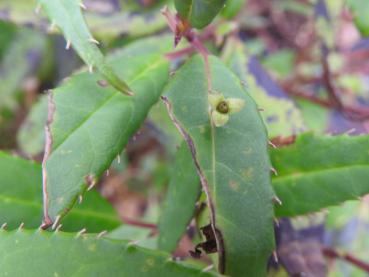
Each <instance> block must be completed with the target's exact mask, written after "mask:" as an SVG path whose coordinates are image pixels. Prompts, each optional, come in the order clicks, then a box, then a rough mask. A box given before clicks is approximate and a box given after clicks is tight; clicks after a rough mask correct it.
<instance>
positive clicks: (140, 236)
mask: <svg viewBox="0 0 369 277" xmlns="http://www.w3.org/2000/svg"><path fill="white" fill-rule="evenodd" d="M152 231H153V230H151V229H149V228H141V227H137V226H133V225H121V226H120V227H118V228H117V229H114V230H113V231H111V232H110V233H108V234H107V235H106V236H107V237H109V238H111V239H117V240H128V241H131V242H134V243H135V244H136V245H138V246H142V247H146V248H150V249H157V244H158V243H157V238H158V237H157V236H152Z"/></svg>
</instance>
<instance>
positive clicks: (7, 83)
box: [0, 28, 46, 121]
mask: <svg viewBox="0 0 369 277" xmlns="http://www.w3.org/2000/svg"><path fill="white" fill-rule="evenodd" d="M8 44H9V45H8V47H7V48H6V50H5V52H4V57H3V59H2V61H1V64H0V72H1V74H0V83H1V87H0V98H1V101H0V115H1V111H2V110H3V109H7V110H11V111H14V110H15V109H16V108H17V107H18V104H19V103H18V100H17V92H18V91H19V89H20V87H21V84H22V81H24V79H25V77H28V76H29V75H32V76H35V75H36V74H35V72H37V68H38V65H37V62H36V61H37V57H40V56H41V55H42V54H43V53H44V51H45V48H46V40H45V37H44V36H43V35H42V34H40V33H39V32H37V31H34V30H32V29H28V28H20V29H18V30H17V31H16V32H15V34H14V37H13V40H11V42H8ZM0 121H1V119H0Z"/></svg>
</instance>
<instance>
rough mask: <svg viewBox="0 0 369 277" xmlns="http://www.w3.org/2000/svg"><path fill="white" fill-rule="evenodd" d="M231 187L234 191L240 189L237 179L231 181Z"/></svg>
mask: <svg viewBox="0 0 369 277" xmlns="http://www.w3.org/2000/svg"><path fill="white" fill-rule="evenodd" d="M229 187H230V188H231V189H232V190H234V191H238V190H239V189H240V184H239V183H238V182H236V181H232V180H231V181H229Z"/></svg>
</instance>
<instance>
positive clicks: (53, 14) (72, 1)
mask: <svg viewBox="0 0 369 277" xmlns="http://www.w3.org/2000/svg"><path fill="white" fill-rule="evenodd" d="M39 3H40V5H41V6H42V8H43V9H44V11H45V12H46V13H47V15H48V17H49V18H50V20H51V22H52V24H55V25H56V26H58V27H59V28H60V29H61V30H62V31H63V34H64V36H65V38H66V40H67V48H68V45H69V44H70V43H71V44H72V45H73V47H74V48H75V50H76V51H77V53H78V54H79V56H80V57H81V58H82V59H83V61H84V62H85V63H86V64H87V66H88V67H89V68H90V70H92V69H93V68H94V67H96V68H98V69H99V71H100V72H101V73H102V74H103V75H104V77H105V78H106V79H107V80H108V81H109V83H111V84H112V85H113V86H114V87H115V88H116V89H118V90H120V91H122V92H124V93H125V94H130V93H131V91H130V88H129V87H128V85H127V84H126V83H125V82H124V81H123V80H122V79H121V78H120V77H118V75H117V74H116V73H115V72H114V70H113V68H111V67H110V65H108V64H107V63H106V61H105V59H104V56H103V54H102V53H101V52H100V50H99V48H98V47H97V46H96V44H98V42H97V41H96V40H95V39H94V38H93V36H92V34H91V33H90V31H89V29H88V27H87V25H86V23H85V20H84V18H83V15H82V13H81V6H80V4H81V3H82V2H79V1H76V0H63V1H59V0H58V1H49V0H39ZM82 5H83V4H82Z"/></svg>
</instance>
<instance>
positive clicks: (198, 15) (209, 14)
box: [174, 0, 226, 29]
mask: <svg viewBox="0 0 369 277" xmlns="http://www.w3.org/2000/svg"><path fill="white" fill-rule="evenodd" d="M225 2H226V1H225V0H212V1H209V0H175V1H174V3H175V6H176V9H177V11H178V13H179V14H180V15H181V16H182V17H183V18H184V19H187V20H188V21H189V22H190V24H191V26H192V27H195V28H197V29H202V28H204V27H205V26H206V25H209V24H210V23H211V21H212V20H213V19H214V17H215V16H216V15H217V14H218V13H219V12H220V10H221V9H222V8H223V7H224V3H225Z"/></svg>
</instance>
